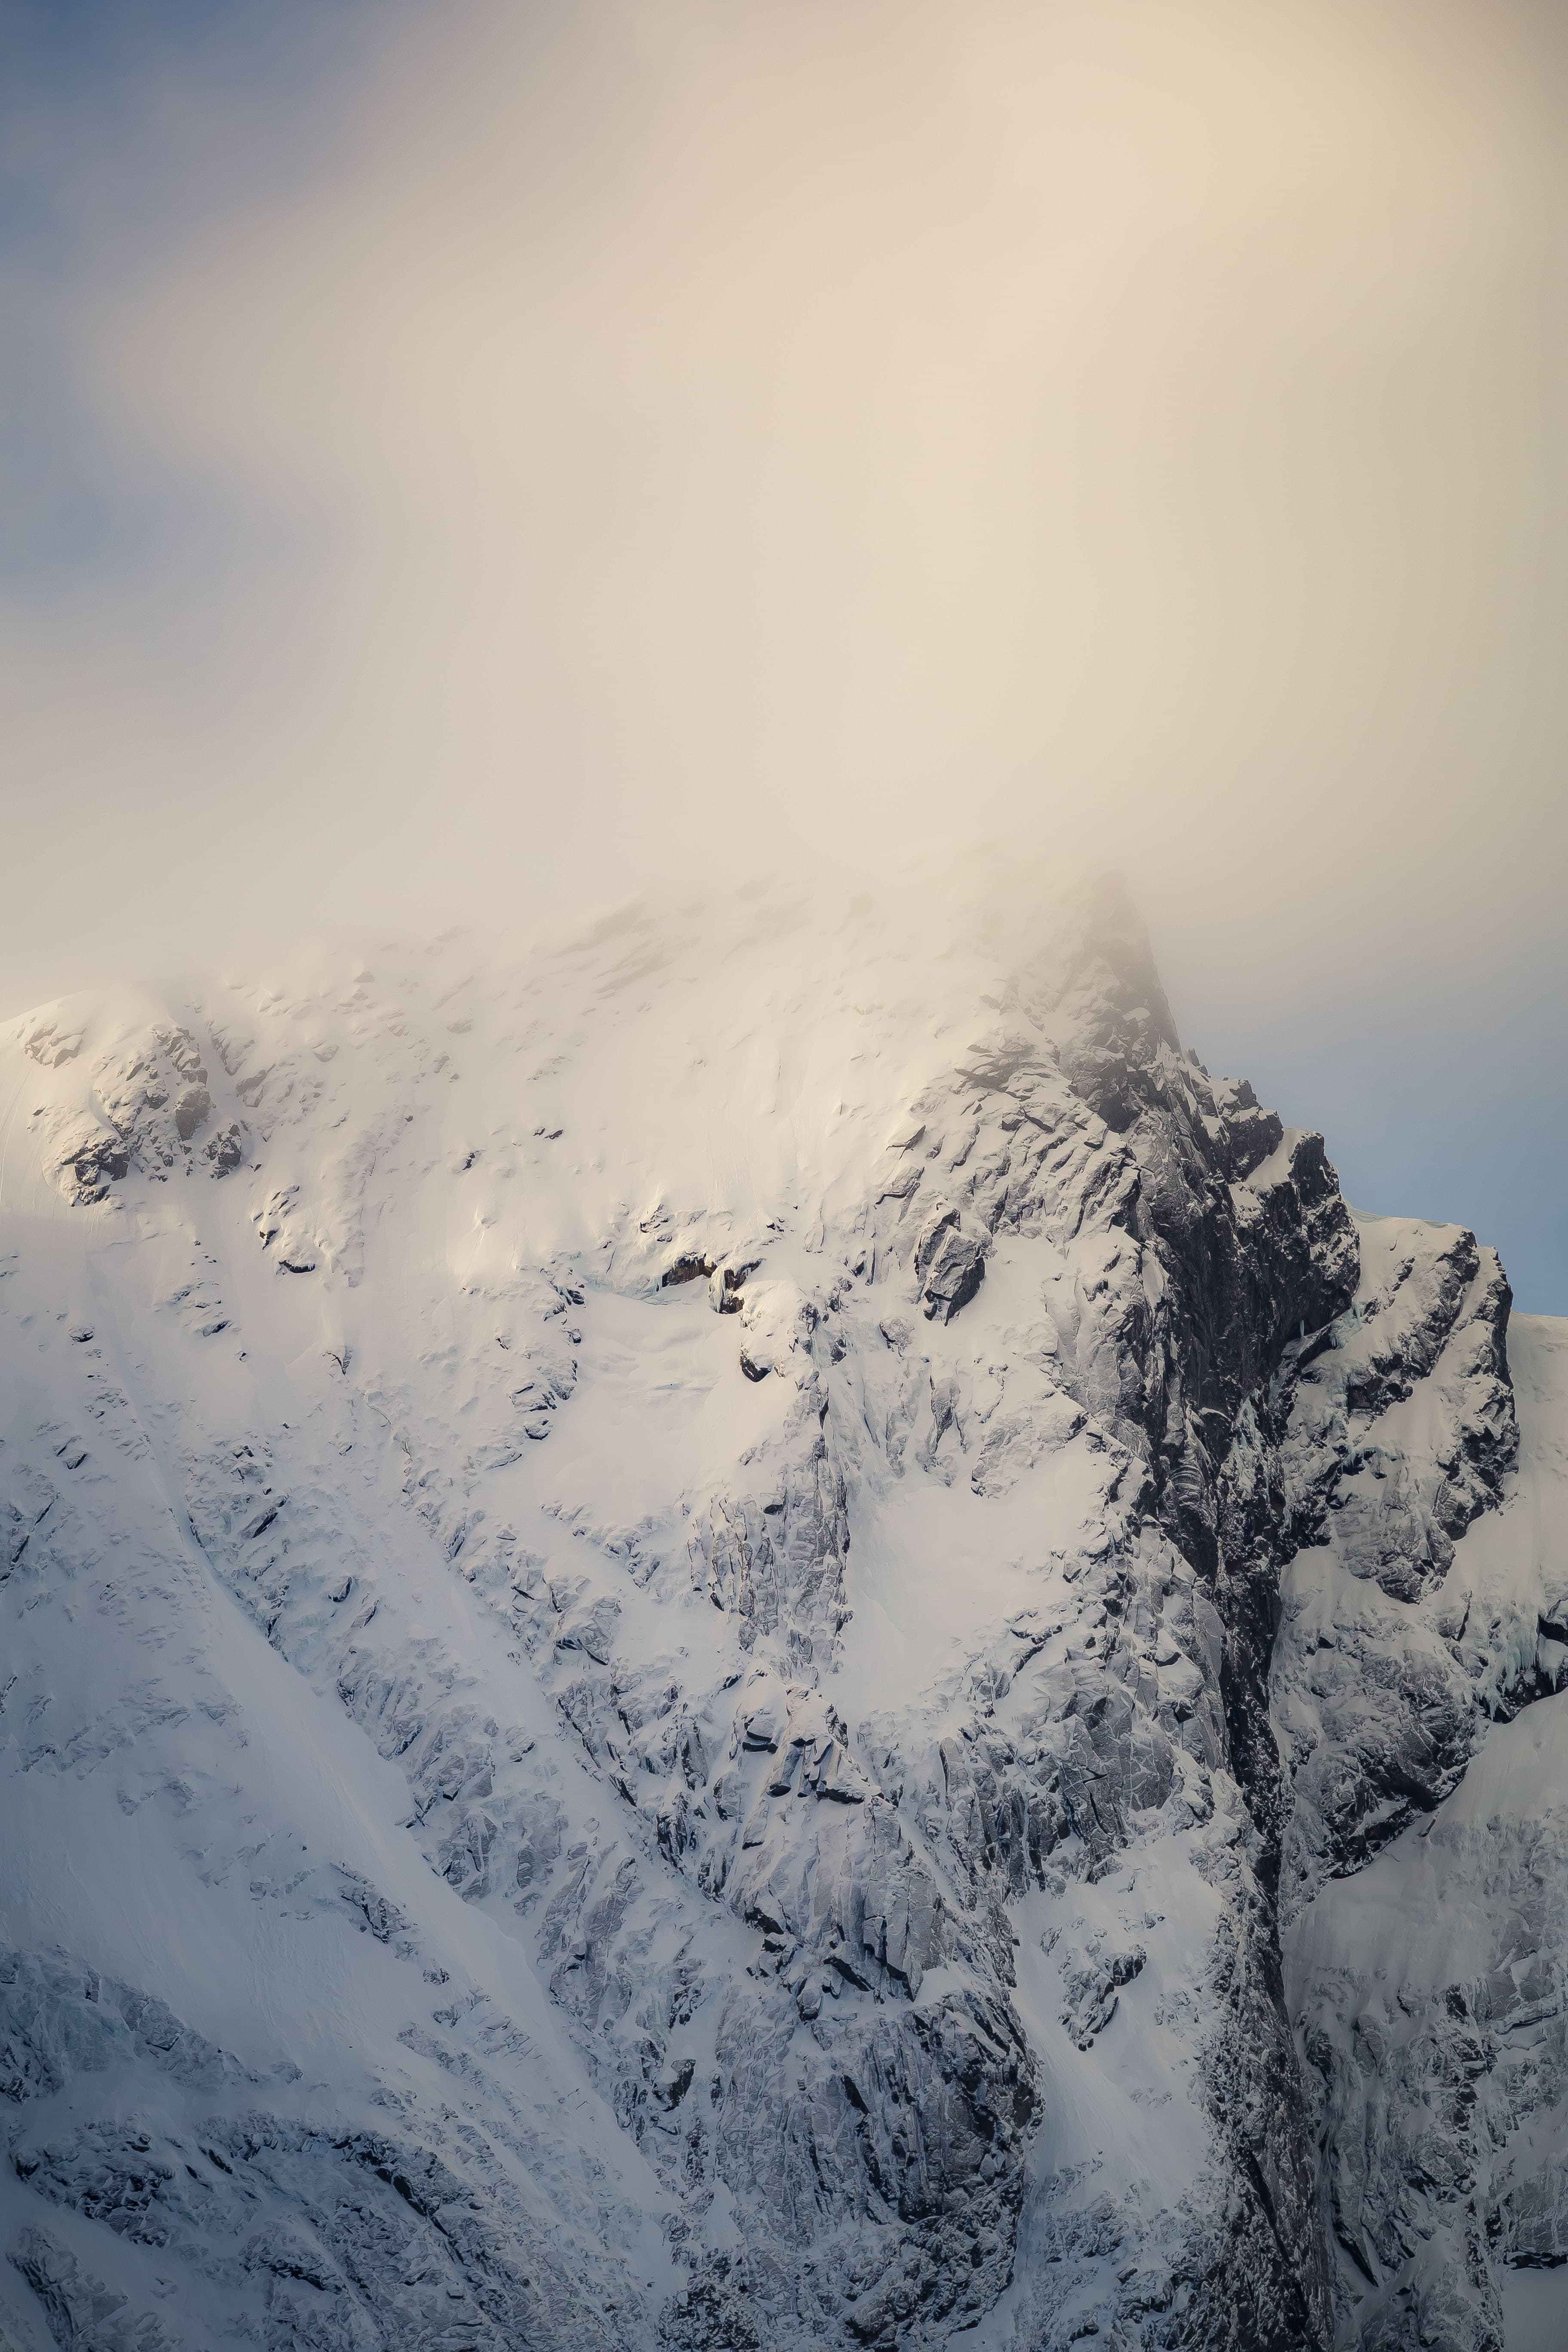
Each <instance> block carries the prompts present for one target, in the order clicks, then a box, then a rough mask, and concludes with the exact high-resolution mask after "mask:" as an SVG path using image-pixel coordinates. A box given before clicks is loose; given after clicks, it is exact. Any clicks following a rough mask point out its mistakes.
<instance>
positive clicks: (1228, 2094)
mask: <svg viewBox="0 0 1568 2352" xmlns="http://www.w3.org/2000/svg"><path fill="white" fill-rule="evenodd" d="M0 1118H4V1121H5V1126H4V1133H3V1140H0V1154H3V1162H0V1437H3V1444H0V1628H3V1630H0V1769H3V1771H4V1775H5V1779H4V1801H3V1803H0V1946H3V1950H0V2094H3V2095H4V2097H5V2105H4V2107H0V2117H3V2119H4V2132H5V2161H4V2164H3V2165H0V2252H3V2253H4V2255H5V2261H4V2263H0V2345H4V2347H5V2352H14V2347H26V2352H43V2347H46V2346H47V2345H49V2344H51V2343H52V2344H55V2345H58V2346H70V2347H93V2352H98V2348H99V2347H101V2352H173V2347H176V2346H184V2347H188V2352H198V2347H200V2352H208V2347H213V2352H216V2347H222V2346H224V2345H227V2344H257V2345H261V2346H265V2347H293V2346H301V2347H304V2346H309V2347H321V2348H322V2352H328V2347H332V2348H333V2352H336V2347H342V2352H371V2347H386V2352H405V2347H431V2352H437V2347H438V2352H466V2347H472V2352H480V2347H483V2352H512V2347H522V2346H527V2347H540V2352H545V2347H561V2348H562V2352H565V2347H574V2352H575V2347H583V2352H588V2347H593V2352H612V2347H614V2352H653V2347H671V2352H697V2347H767V2352H796V2347H805V2346H808V2345H812V2344H821V2345H824V2346H830V2347H851V2346H859V2347H879V2352H890V2347H905V2346H907V2347H935V2346H939V2345H944V2344H946V2343H948V2342H949V2341H951V2340H952V2339H954V2338H955V2337H957V2336H959V2335H960V2333H961V2332H963V2334H964V2340H965V2341H967V2342H969V2343H971V2344H973V2345H974V2346H975V2347H984V2352H1046V2347H1065V2346H1067V2345H1069V2344H1073V2343H1078V2342H1080V2341H1083V2340H1086V2339H1093V2340H1095V2341H1096V2342H1097V2344H1098V2345H1101V2346H1104V2347H1107V2352H1110V2347H1121V2352H1131V2347H1150V2352H1152V2347H1177V2346H1183V2347H1205V2352H1206V2347H1268V2348H1269V2352H1283V2348H1284V2347H1309V2346H1317V2347H1325V2352H1326V2347H1329V2346H1330V2345H1331V2344H1336V2345H1340V2346H1344V2347H1351V2346H1353V2347H1362V2352H1373V2347H1377V2352H1394V2347H1401V2352H1404V2348H1405V2347H1409V2352H1415V2347H1417V2346H1421V2347H1441V2352H1487V2347H1491V2352H1499V2347H1503V2346H1504V2344H1505V2343H1506V2346H1507V2347H1508V2352H1529V2347H1543V2346H1546V2345H1557V2344H1559V2343H1562V2342H1565V2341H1568V2269H1558V2268H1556V2267H1554V2266H1555V2265H1556V2264H1558V2263H1561V2262H1563V2260H1564V2258H1568V2195H1565V2191H1564V2181H1565V2172H1564V2164H1565V2158H1568V2108H1565V2106H1564V2105H1563V2100H1564V2095H1565V2093H1568V2044H1565V2036H1568V2006H1565V2002H1564V1997H1563V1974H1564V1966H1565V1958H1568V1938H1565V1936H1564V1927H1565V1924H1568V1810H1564V1808H1565V1807H1568V1798H1564V1799H1563V1800H1560V1799H1559V1797H1558V1793H1557V1791H1558V1790H1559V1788H1560V1787H1561V1786H1563V1785H1564V1784H1563V1778H1562V1776H1561V1775H1560V1774H1559V1771H1558V1769H1556V1768H1557V1759H1558V1755H1559V1751H1560V1750H1561V1751H1562V1754H1563V1762H1564V1764H1565V1765H1568V1745H1565V1744H1564V1743H1565V1742H1568V1734H1565V1733H1564V1731H1563V1718H1562V1717H1561V1712H1560V1708H1559V1706H1555V1705H1546V1706H1532V1705H1531V1704H1530V1702H1532V1701H1535V1700H1538V1699H1546V1698H1550V1696H1551V1695H1552V1693H1553V1692H1554V1691H1555V1689H1556V1688H1557V1685H1558V1684H1559V1682H1560V1681H1562V1680H1564V1679H1568V1328H1564V1327H1563V1326H1561V1325H1554V1324H1552V1323H1549V1322H1545V1321H1542V1320H1539V1319H1536V1318H1525V1319H1523V1320H1521V1319H1518V1318H1516V1320H1515V1321H1514V1323H1513V1324H1512V1326H1511V1327H1510V1321H1509V1303H1510V1302H1509V1293H1508V1288H1507V1285H1506V1282H1505V1281H1504V1279H1503V1276H1502V1273H1501V1270H1500V1267H1499V1265H1498V1263H1497V1260H1496V1258H1495V1256H1494V1255H1492V1253H1491V1252H1490V1251H1489V1250H1487V1249H1485V1248H1481V1247H1479V1246H1478V1245H1477V1244H1476V1242H1475V1241H1474V1239H1473V1238H1472V1237H1471V1236H1470V1235H1469V1234H1466V1233H1462V1232H1460V1231H1458V1230H1457V1229H1454V1228H1450V1227H1442V1226H1435V1225H1431V1224H1423V1223H1413V1222H1405V1221H1399V1220H1389V1219H1371V1218H1363V1217H1359V1216H1357V1215H1355V1214H1354V1213H1352V1211H1350V1210H1349V1209H1348V1208H1347V1207H1346V1206H1345V1204H1344V1202H1342V1199H1341V1197H1340V1193H1339V1190H1338V1185H1337V1181H1336V1179H1335V1175H1334V1171H1333V1170H1332V1168H1331V1165H1330V1164H1329V1162H1328V1160H1326V1159H1325V1156H1324V1151H1323V1146H1322V1142H1321V1139H1320V1138H1319V1137H1317V1136H1316V1135H1312V1134H1307V1133H1301V1132H1297V1131H1291V1130H1286V1129H1282V1128H1281V1125H1280V1123H1279V1120H1278V1119H1277V1118H1275V1117H1274V1115H1273V1114H1272V1113H1271V1112H1269V1111H1267V1110H1265V1109H1263V1108H1260V1107H1259V1106H1258V1103H1257V1101H1256V1100H1255V1098H1254V1097H1253V1095H1252V1092H1251V1090H1250V1088H1249V1087H1247V1086H1245V1085H1231V1084H1227V1083H1226V1082H1223V1081H1219V1080H1215V1079H1213V1078H1211V1077H1210V1076H1208V1075H1207V1073H1206V1072H1205V1070H1204V1069H1203V1068H1202V1066H1200V1065H1199V1064H1198V1063H1197V1061H1196V1060H1195V1058H1194V1056H1193V1055H1190V1054H1188V1053H1185V1052H1184V1050H1183V1049H1182V1047H1181V1045H1179V1043H1178V1040H1177V1037H1176V1034H1175V1031H1174V1029H1173V1024H1172V1022H1171V1018H1170V1014H1169V1012H1168V1010H1167V1008H1166V1005H1165V1002H1164V998H1163V994H1162V992H1161V989H1160V985H1159V982H1158V980H1157V978H1156V976H1155V973H1154V971H1153V969H1152V964H1151V962H1150V960H1149V955H1148V950H1147V948H1146V946H1145V944H1144V942H1143V940H1142V934H1141V932H1140V930H1139V929H1138V927H1137V925H1136V923H1135V921H1134V920H1133V919H1132V918H1131V915H1130V913H1129V912H1128V910H1127V909H1126V908H1125V907H1124V906H1123V905H1122V904H1121V901H1120V900H1119V899H1118V898H1116V897H1115V895H1114V894H1113V893H1108V892H1106V891H1103V890H1086V889H1083V888H1081V887H1080V888H1079V889H1077V890H1075V891H1072V892H1068V893H1067V894H1065V895H1062V896H1059V897H1053V896H1051V895H1050V894H1048V893H1046V892H1043V891H1041V890H1038V889H1026V888H1024V887H1019V889H1018V890H1017V891H1016V892H1015V893H1014V894H1013V896H1012V898H1011V899H1010V900H1009V902H1008V903H1007V904H1006V905H1005V906H1004V907H1002V908H997V907H995V906H987V905H984V904H982V903H979V902H976V903H975V904H974V905H973V906H969V907H967V908H963V909H959V910H955V908H953V907H951V906H950V907H949V908H946V909H945V911H943V912H942V914H941V915H940V916H938V915H937V914H934V913H933V911H932V908H931V904H930V902H929V900H927V899H920V898H914V897H912V896H911V897H908V898H905V899H904V900H902V901H900V902H899V903H898V905H897V907H896V908H895V906H894V904H893V902H892V900H891V899H889V900H886V901H883V902H881V903H879V904H878V905H873V904H871V903H870V902H869V901H866V900H855V899H852V898H847V897H846V898H840V899H839V900H837V902H829V900H828V899H827V898H825V897H824V896H822V895H820V894H817V895H809V896H808V895H807V894H805V893H804V892H801V893H795V894H794V895H792V894H790V893H789V892H787V891H782V890H757V891H751V892H748V891H745V890H742V891H740V892H736V891H734V890H732V889H730V888H728V887H716V888H715V890H714V891H713V893H712V895H711V896H710V897H708V898H703V899H702V900H701V901H700V903H699V902H694V903H693V904H691V905H690V906H688V907H684V908H677V907H673V906H671V907H665V908H660V909H658V910H657V911H648V910H642V911H637V910H633V911H631V912H627V913H623V914H621V915H620V916H618V917H616V919H613V920H611V921H608V922H606V923H605V924H604V925H603V926H602V927H600V928H599V929H597V930H595V931H594V932H592V933H590V934H588V935H587V936H585V937H584V938H581V939H578V940H574V941H573V942H571V943H570V944H568V945H566V946H563V947H554V948H551V949H548V950H536V951H531V952H529V953H526V954H524V953H500V952H490V951H488V950H485V949H484V948H483V947H482V945H481V944H479V943H476V942H475V941H474V940H471V939H468V938H467V937H461V936H459V937H453V938H448V939H446V940H440V941H437V943H436V944H435V945H434V946H433V947H431V948H429V949H427V950H402V951H399V950H384V951H382V952H378V953H377V954H376V955H375V956H374V958H372V959H371V960H370V961H368V962H356V961H353V959H350V958H346V957H345V958H342V959H340V960H337V961H332V960H330V959H323V960H321V961H320V963H319V964H318V965H316V966H315V967H314V968H311V969H305V968H299V969H295V970H292V971H289V972H287V973H282V974H279V975H275V976H274V977H273V978H272V979H270V980H268V981H267V982H258V981H256V980H255V979H233V980H226V981H223V982H214V983H212V984H210V985H205V984H204V985H202V986H199V987H193V988H190V989H186V990H179V991H174V992H159V993H156V994H153V995H150V996H145V997H134V996H131V995H122V994H105V995H103V996H94V997H79V998H73V999H70V1000H68V1001H66V1002H64V1003H59V1004H57V1005H53V1006H49V1007H47V1008H44V1009H42V1010H40V1011H38V1012H36V1013H32V1014H30V1015H28V1016H27V1017H26V1018H25V1019H23V1020H22V1021H20V1022H15V1023H12V1024H9V1026H8V1028H7V1030H6V1031H5V1033H4V1035H3V1036H0Z"/></svg>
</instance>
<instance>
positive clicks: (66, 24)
mask: <svg viewBox="0 0 1568 2352" xmlns="http://www.w3.org/2000/svg"><path fill="white" fill-rule="evenodd" d="M1565 134H1568V11H1563V9H1562V8H1561V7H1560V6H1559V5H1556V0H1270V5H1268V6H1267V7H1260V6H1258V5H1257V0H965V5H963V6H962V7H955V6H953V5H952V0H940V5H939V0H570V5H568V0H511V5H498V0H443V5H441V6H440V7H439V8H431V7H429V6H427V5H413V0H199V4H198V0H0V489H3V493H4V495H3V497H0V876H3V877H4V883H5V898H4V907H5V919H4V922H3V924H0V1013H4V1012H10V1011H13V1010H20V1009H22V1008H23V1007H25V1006H26V1005H29V1004H31V1003H37V1002H40V1001H43V1000H46V999H47V998H49V997H52V996H54V995H56V994H58V993H60V992H66V991H68V990H70V989H73V988H77V987H80V986H86V985H91V984H96V983H98V982H102V981H106V980H110V979H112V978H114V977H116V976H119V975H123V976H132V977H141V976H142V975H144V974H149V973H156V972H159V971H166V970H172V969H174V968H201V967H204V966H209V965H214V964H216V963H219V962H220V961H230V962H232V961H235V960H237V959H238V960H243V959H244V958H246V957H247V956H252V957H260V956H262V955H267V956H272V955H275V954H276V953H277V952H278V951H279V950H281V949H284V948H286V947H287V946H288V945H289V943H290V942H293V941H300V942H306V941H309V940H314V939H317V938H320V937H321V936H323V935H327V936H335V935H336V934H338V933H339V932H342V931H348V930H353V931H355V932H362V931H363V930H364V929H366V928H367V927H369V928H370V929H397V928H416V929H417V928H426V929H431V930H435V929H443V928H445V927H446V926H447V924H448V923H449V922H451V921H453V920H456V919H468V920H472V921H476V922H479V923H482V924H485V925H487V926H494V925H498V924H500V925H504V926H507V927H509V928H510V929H514V930H517V931H519V932H522V933H528V932H534V931H541V930H543V931H549V930H553V929H559V928H561V927H562V926H563V925H565V924H568V923H571V922H574V921H577V920H580V919H584V918H585V917H591V916H593V915H595V914H597V913H599V912H601V911H603V910H604V909H605V908H609V907H613V906H614V905H616V904H617V903H619V902H620V901H623V900H625V899H626V898H628V897H630V896H633V895H635V894H638V893H642V894H652V895H656V896H657V895H658V894H659V893H660V892H664V891H672V890H676V889H679V890H681V891H682V892H685V891H686V890H687V889H689V883H690V879H691V877H692V876H693V875H694V874H700V875H701V876H702V877H705V878H706V879H707V880H709V881H710V882H715V883H717V882H722V881H723V880H724V879H726V878H727V877H733V878H734V879H735V880H736V881H737V882H739V881H741V880H743V879H744V878H746V877H748V876H750V875H752V874H765V873H767V872H768V871H770V870H773V869H774V868H784V869H787V870H790V871H798V870H801V869H802V868H805V869H808V870H815V869H818V868H820V869H821V870H823V871H824V872H831V873H832V874H833V876H834V877H836V879H837V880H840V881H842V880H844V879H846V878H847V877H860V878H861V880H862V881H863V884H864V887H869V888H872V889H874V888H875V887H877V885H878V882H879V878H883V879H886V881H887V887H896V885H895V884H894V882H893V881H892V879H891V878H890V877H893V876H894V875H895V874H896V872H897V871H898V869H899V867H900V865H901V864H902V863H903V862H904V861H906V860H907V858H908V856H910V854H911V853H916V854H919V855H921V856H925V857H927V858H931V859H935V860H936V861H938V862H940V861H941V860H942V857H943V856H944V855H946V854H947V853H949V852H950V851H951V852H952V853H953V854H957V853H958V852H960V851H963V852H969V851H971V850H973V849H974V848H975V846H976V845H981V846H982V847H983V848H984V845H989V848H988V849H986V852H985V854H988V855H994V858H995V860H996V861H997V862H998V864H999V865H1000V866H1002V867H1003V868H1004V870H1007V869H1010V868H1012V867H1015V866H1016V868H1017V870H1018V871H1020V872H1023V871H1026V870H1028V869H1029V867H1030V866H1031V865H1032V863H1033V861H1034V860H1035V859H1036V858H1037V857H1038V856H1041V855H1046V856H1055V855H1057V854H1058V853H1059V855H1060V856H1062V857H1063V858H1064V859H1068V858H1072V859H1077V858H1079V857H1081V856H1085V855H1088V856H1091V857H1093V858H1096V859H1099V860H1101V861H1104V862H1108V863H1110V864H1111V865H1113V866H1117V867H1119V868H1120V869H1121V870H1122V871H1123V872H1124V873H1125V874H1126V876H1127V877H1128V880H1129V882H1130V885H1131V888H1132V890H1133V892H1134V894H1135V896H1136V897H1137V898H1138V900H1139V902H1140V904H1141V906H1142V910H1143V912H1144V915H1145V918H1146V919H1147V921H1148V923H1149V926H1150V929H1151V931H1152V936H1153V940H1154V943H1155V947H1156V951H1157V953H1158V955H1159V957H1160V961H1161V964H1162V969H1163V972H1164V976H1165V979H1166V982H1167V987H1168V991H1169V993H1170V996H1171V999H1172V1002H1173V1007H1174V1009H1175V1012H1176V1015H1177V1018H1178V1021H1179V1022H1180V1024H1181V1026H1182V1028H1183V1032H1184V1035H1185V1036H1186V1037H1187V1038H1189V1039H1190V1041H1191V1042H1192V1043H1193V1044H1194V1045H1195V1047H1196V1048H1197V1050H1198V1052H1199V1053H1200V1055H1202V1057H1203V1059H1204V1060H1205V1062H1206V1063H1207V1064H1208V1065H1209V1066H1210V1067H1211V1068H1214V1069H1216V1070H1228V1071H1230V1072H1232V1073H1234V1074H1243V1073H1245V1074H1246V1075H1247V1076H1250V1077H1251V1078H1252V1079H1253V1081H1254V1083H1255V1084H1256V1085H1257V1087H1258V1091H1259V1093H1260V1094H1261V1095H1262V1096H1263V1097H1264V1098H1265V1099H1266V1100H1269V1101H1272V1102H1274V1103H1276V1104H1277V1105H1278V1107H1279V1108H1280V1110H1281V1112H1282V1114H1283V1115H1284V1116H1285V1117H1286V1118H1287V1119H1288V1120H1289V1122H1291V1123H1292V1124H1298V1125H1310V1126H1316V1127H1321V1129H1323V1131H1324V1132H1325V1134H1326V1135H1327V1137H1328V1139H1329V1147H1330V1151H1331V1156H1332V1157H1333V1158H1334V1160H1335V1161H1336V1163H1337V1165H1338V1166H1339V1168H1340V1171H1341V1173H1342V1179H1343V1181H1344V1184H1345V1188H1346V1191H1347V1192H1348V1193H1349V1195H1350V1197H1351V1198H1352V1200H1354V1201H1356V1202H1358V1204H1359V1205H1362V1206H1363V1207H1366V1208H1370V1209H1374V1210H1390V1211H1400V1212H1406V1213H1415V1214H1420V1215H1424V1216H1432V1217H1457V1218H1460V1219H1462V1220H1463V1221H1464V1222H1466V1223H1470V1224H1472V1225H1474V1226H1475V1228H1476V1229H1477V1231H1478V1232H1479V1233H1480V1234H1481V1235H1482V1237H1483V1238H1484V1239H1489V1240H1492V1241H1495V1242H1496V1243H1497V1244H1499V1245H1500V1247H1501V1249H1502V1252H1503V1256H1504V1260H1505V1264H1506V1265H1507V1266H1508V1268H1509V1271H1510V1276H1511V1277H1512V1280H1513V1284H1514V1288H1515V1292H1516V1296H1517V1297H1518V1300H1519V1303H1520V1305H1521V1307H1527V1308H1535V1309H1539V1310H1542V1311H1551V1312H1568V1218H1565V1217H1564V1213H1563V1198H1564V1183H1563V1168H1564V1159H1565V1147H1568V1034H1565V1024H1564V1021H1563V1010H1564V1002H1565V996H1568V988H1565V983H1568V923H1565V922H1564V920H1563V898H1564V885H1565V881H1568V792H1565V791H1564V787H1563V779H1564V751H1565V750H1568V662H1564V660H1563V654H1562V646H1563V634H1564V633H1563V620H1564V605H1565V603H1568V594H1565V591H1568V529H1565V524H1568V442H1565V440H1564V436H1563V432H1562V417H1563V414H1564V413H1565V405H1568V404H1565V394H1568V384H1565V382H1564V378H1565V374H1568V368H1565V360H1568V299H1565V296H1568V282H1565V281H1568V203H1565V198H1568V135H1565Z"/></svg>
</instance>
